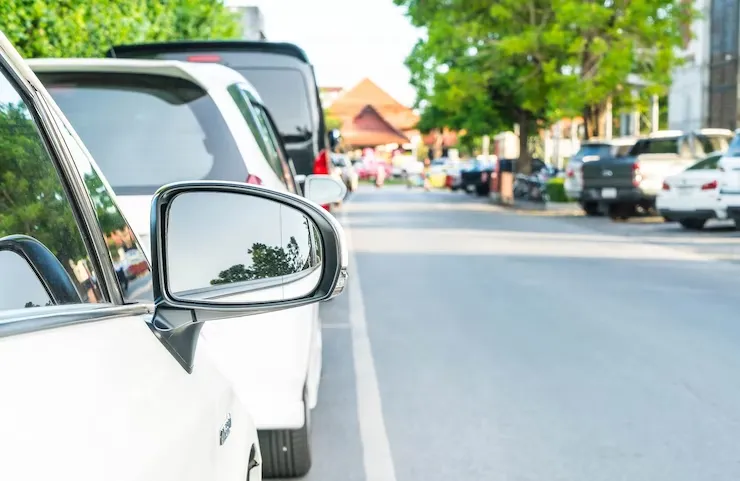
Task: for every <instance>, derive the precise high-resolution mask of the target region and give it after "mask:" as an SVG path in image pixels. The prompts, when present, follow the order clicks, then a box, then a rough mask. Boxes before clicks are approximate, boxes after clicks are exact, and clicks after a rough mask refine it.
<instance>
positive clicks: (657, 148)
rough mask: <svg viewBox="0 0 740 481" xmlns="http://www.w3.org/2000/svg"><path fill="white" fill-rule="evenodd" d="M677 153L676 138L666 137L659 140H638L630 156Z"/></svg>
mask: <svg viewBox="0 0 740 481" xmlns="http://www.w3.org/2000/svg"><path fill="white" fill-rule="evenodd" d="M676 153H678V137H667V138H660V139H642V140H639V141H638V142H637V143H636V144H635V146H634V147H632V150H630V155H632V156H637V155H642V154H676Z"/></svg>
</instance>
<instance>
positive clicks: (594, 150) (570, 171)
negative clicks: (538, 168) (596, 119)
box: [563, 137, 637, 216]
mask: <svg viewBox="0 0 740 481" xmlns="http://www.w3.org/2000/svg"><path fill="white" fill-rule="evenodd" d="M636 141H637V139H636V138H633V137H618V138H615V139H611V140H604V139H602V140H587V141H584V142H583V143H581V148H580V149H578V152H576V153H575V155H574V156H573V157H571V158H570V160H568V165H567V167H566V169H565V181H564V182H563V186H564V188H565V193H566V195H567V196H568V197H570V198H571V199H580V198H581V191H582V190H583V164H584V163H587V162H594V161H596V160H602V159H608V158H612V157H624V156H625V155H627V153H628V152H629V151H630V149H631V148H632V146H633V145H635V142H636ZM598 207H599V206H598V203H597V202H586V203H583V204H581V208H582V209H583V210H584V212H585V213H586V215H590V216H593V215H599V214H600V213H601V212H600V210H599V208H598Z"/></svg>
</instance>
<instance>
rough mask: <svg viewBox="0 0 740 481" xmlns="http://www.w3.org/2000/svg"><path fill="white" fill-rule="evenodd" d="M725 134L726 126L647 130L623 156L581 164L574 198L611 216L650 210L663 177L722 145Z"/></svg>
mask: <svg viewBox="0 0 740 481" xmlns="http://www.w3.org/2000/svg"><path fill="white" fill-rule="evenodd" d="M731 139H732V132H731V131H729V130H726V129H701V130H697V131H694V132H681V131H675V130H669V131H661V132H656V133H653V134H651V135H650V136H649V137H648V138H644V139H640V140H638V141H637V142H636V143H635V145H634V146H632V148H631V149H630V151H629V153H628V154H627V156H625V157H616V158H611V159H604V160H599V161H595V162H588V163H585V164H584V165H583V182H584V185H583V191H582V193H581V199H580V202H581V204H582V205H589V204H596V205H597V206H598V209H599V210H602V211H604V210H606V211H607V212H608V213H609V216H610V217H612V218H613V219H627V218H629V217H631V216H634V215H636V214H637V213H639V212H650V211H652V210H653V209H654V208H655V198H656V196H657V194H658V192H660V190H661V189H662V186H663V181H664V180H665V178H666V177H669V176H672V175H675V174H677V173H679V172H681V171H683V170H684V169H686V168H687V167H689V166H691V165H693V164H694V163H696V162H697V161H698V160H700V159H702V158H704V157H706V156H707V155H708V154H709V153H711V152H715V151H719V152H723V151H725V150H727V146H728V144H729V142H730V140H731Z"/></svg>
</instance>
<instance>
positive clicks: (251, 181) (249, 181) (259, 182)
mask: <svg viewBox="0 0 740 481" xmlns="http://www.w3.org/2000/svg"><path fill="white" fill-rule="evenodd" d="M247 184H252V185H262V179H260V178H259V177H257V176H256V175H252V174H249V176H247Z"/></svg>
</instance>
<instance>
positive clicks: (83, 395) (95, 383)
mask: <svg viewBox="0 0 740 481" xmlns="http://www.w3.org/2000/svg"><path fill="white" fill-rule="evenodd" d="M55 116H56V114H55V112H54V110H53V103H52V104H50V103H49V98H48V96H47V95H46V94H45V92H44V89H43V87H42V86H41V84H40V83H39V82H38V79H36V78H35V76H34V75H33V73H31V71H30V70H29V69H28V68H26V67H25V65H24V64H23V62H22V59H20V57H19V56H18V54H17V52H15V50H14V49H13V48H12V46H10V44H9V43H8V42H7V39H5V37H4V36H2V34H0V191H2V192H3V196H1V197H2V198H1V199H0V285H2V286H3V287H2V289H0V292H1V294H0V363H2V365H3V366H5V368H4V369H0V385H1V386H2V387H3V396H2V398H3V401H2V407H3V409H2V410H0V426H2V429H1V430H0V452H2V453H3V456H2V457H3V461H2V463H0V479H13V480H18V481H24V480H29V481H30V480H34V481H35V480H39V479H75V480H79V481H83V480H85V481H87V480H89V481H93V480H100V479H106V480H120V481H124V480H127V481H130V480H142V481H143V480H154V479H156V480H173V481H174V480H193V481H195V480H203V479H218V480H244V479H247V476H248V471H249V466H250V451H251V452H252V453H254V454H253V456H254V458H255V461H256V462H258V461H259V452H258V450H257V449H256V448H253V447H254V446H256V438H255V436H254V428H253V426H252V423H251V419H250V418H249V415H248V413H247V412H246V411H245V410H244V409H243V408H242V406H241V403H239V400H238V399H237V397H236V395H235V394H234V391H233V389H232V388H231V384H230V382H229V381H228V380H227V379H226V378H225V377H224V376H223V375H222V374H221V373H220V372H219V371H218V370H217V369H216V367H215V365H214V363H213V362H211V361H210V359H209V356H208V353H207V347H206V346H204V347H205V349H200V348H199V350H198V358H197V365H196V367H195V369H194V370H193V372H192V373H190V374H189V373H188V372H186V371H185V370H184V369H183V368H182V367H181V365H180V364H179V363H178V362H177V360H175V358H174V357H173V356H172V354H170V352H169V351H168V350H167V349H166V348H165V347H164V345H163V344H162V343H161V342H160V341H159V340H158V338H157V337H156V336H155V335H154V333H153V331H152V329H151V328H150V326H149V324H148V322H149V321H151V317H152V308H153V305H152V294H151V272H150V269H149V265H148V263H147V262H146V260H145V259H144V262H143V263H141V262H140V263H139V264H138V267H137V268H136V269H134V270H133V271H130V272H128V273H124V274H126V275H127V276H128V277H127V279H126V280H127V281H128V282H129V284H128V286H126V287H124V284H126V282H125V281H124V280H123V277H122V276H120V275H119V273H117V272H116V271H115V270H114V268H113V265H114V261H115V259H116V258H118V257H120V256H121V255H125V254H126V252H130V251H132V250H133V251H138V252H139V253H140V252H141V246H139V245H138V243H137V241H136V238H135V236H134V235H133V233H132V231H131V229H130V228H129V226H128V224H127V223H126V221H125V220H124V219H123V217H122V216H121V214H120V211H119V210H118V208H117V206H116V204H115V198H114V196H113V195H112V194H111V192H110V190H109V188H108V186H107V184H106V183H105V181H104V180H103V179H102V178H100V177H99V176H98V172H97V169H96V168H95V166H94V165H93V164H92V163H91V162H90V160H89V158H88V157H87V152H86V151H85V149H84V147H82V146H80V145H75V143H76V142H77V141H78V139H77V138H76V136H74V134H73V131H71V129H69V126H68V125H60V124H59V123H58V122H59V121H60V119H58V118H55ZM65 129H69V130H65ZM130 257H132V258H136V257H137V256H135V255H134V256H130ZM132 283H133V284H134V285H133V286H132V285H131V284H132ZM204 344H205V343H204ZM252 464H254V463H252ZM259 476H260V473H259V468H257V469H255V470H254V473H253V478H252V479H259Z"/></svg>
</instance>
